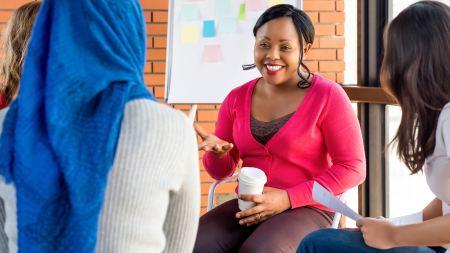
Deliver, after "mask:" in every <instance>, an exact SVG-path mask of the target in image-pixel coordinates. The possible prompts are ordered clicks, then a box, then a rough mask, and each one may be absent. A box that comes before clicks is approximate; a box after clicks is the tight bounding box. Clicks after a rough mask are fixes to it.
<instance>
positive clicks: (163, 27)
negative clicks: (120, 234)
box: [147, 23, 167, 35]
mask: <svg viewBox="0 0 450 253" xmlns="http://www.w3.org/2000/svg"><path fill="white" fill-rule="evenodd" d="M147 34H149V35H167V24H152V23H151V24H147Z"/></svg>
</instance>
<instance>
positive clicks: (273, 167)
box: [203, 74, 365, 210]
mask: <svg viewBox="0 0 450 253" xmlns="http://www.w3.org/2000/svg"><path fill="white" fill-rule="evenodd" d="M257 81H258V79H255V80H252V81H250V82H248V83H246V84H244V85H242V86H240V87H237V88H235V89H234V90H232V91H231V92H230V94H228V96H227V97H226V98H225V100H224V102H223V103H222V105H221V107H220V112H219V116H218V121H217V128H216V132H215V134H216V135H217V136H218V137H219V138H221V139H223V140H226V141H228V142H231V143H234V145H235V148H233V149H232V150H231V151H230V152H229V153H228V154H227V155H225V156H224V157H221V158H219V157H217V156H215V155H214V154H212V153H210V152H207V153H206V154H205V156H204V160H203V162H204V165H205V168H206V170H207V171H208V173H209V174H210V175H211V176H212V177H213V178H215V179H222V178H225V177H228V176H230V175H232V174H233V173H234V171H235V169H236V165H237V164H238V162H239V158H240V159H242V162H243V166H248V167H257V168H260V169H262V170H263V171H264V172H265V173H266V175H267V179H268V180H267V184H266V186H270V187H274V188H278V189H285V190H287V192H288V195H289V198H290V201H291V205H292V208H296V207H301V206H315V207H318V208H321V209H324V210H329V209H328V208H326V207H324V206H322V205H320V204H318V203H315V202H314V201H313V199H312V196H311V193H312V192H311V190H312V185H313V182H314V181H317V182H319V183H320V184H322V185H323V186H324V187H325V188H327V189H328V190H330V191H331V192H333V193H334V194H335V195H339V194H341V193H343V192H344V191H346V190H348V189H350V188H352V187H354V186H356V185H358V184H360V183H362V182H363V181H364V179H365V155H364V147H363V141H362V136H361V129H360V126H359V123H358V120H357V118H356V116H355V113H354V112H353V109H352V106H351V103H350V100H349V99H348V97H347V95H346V94H345V92H344V91H343V89H342V88H341V87H340V86H339V85H338V84H336V83H334V82H332V81H330V80H328V79H325V78H323V77H321V76H319V75H317V74H314V78H313V81H312V85H311V87H310V88H309V90H308V92H307V93H306V95H305V98H304V99H303V101H302V103H301V104H300V105H299V107H298V108H297V110H296V112H295V113H294V114H293V115H292V116H291V118H290V119H289V121H288V122H286V124H285V125H284V126H283V127H282V128H281V129H280V130H279V131H278V132H277V133H276V134H275V135H274V136H273V137H272V138H271V139H270V140H269V141H268V142H267V144H266V145H262V144H260V143H259V142H257V141H256V140H255V139H254V138H253V135H252V133H251V130H250V112H251V102H252V99H251V98H252V93H253V90H254V88H255V85H256V83H257Z"/></svg>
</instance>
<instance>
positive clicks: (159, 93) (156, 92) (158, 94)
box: [154, 87, 165, 98]
mask: <svg viewBox="0 0 450 253" xmlns="http://www.w3.org/2000/svg"><path fill="white" fill-rule="evenodd" d="M164 91H165V88H164V87H154V95H155V97H157V98H163V97H164Z"/></svg>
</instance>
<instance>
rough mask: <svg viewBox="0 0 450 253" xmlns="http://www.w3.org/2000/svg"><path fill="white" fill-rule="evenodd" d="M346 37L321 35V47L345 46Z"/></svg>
mask: <svg viewBox="0 0 450 253" xmlns="http://www.w3.org/2000/svg"><path fill="white" fill-rule="evenodd" d="M344 47H345V39H344V38H343V37H321V38H320V48H344Z"/></svg>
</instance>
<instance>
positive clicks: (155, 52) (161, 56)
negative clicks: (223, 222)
mask: <svg viewBox="0 0 450 253" xmlns="http://www.w3.org/2000/svg"><path fill="white" fill-rule="evenodd" d="M147 58H148V60H166V50H165V49H147Z"/></svg>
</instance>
